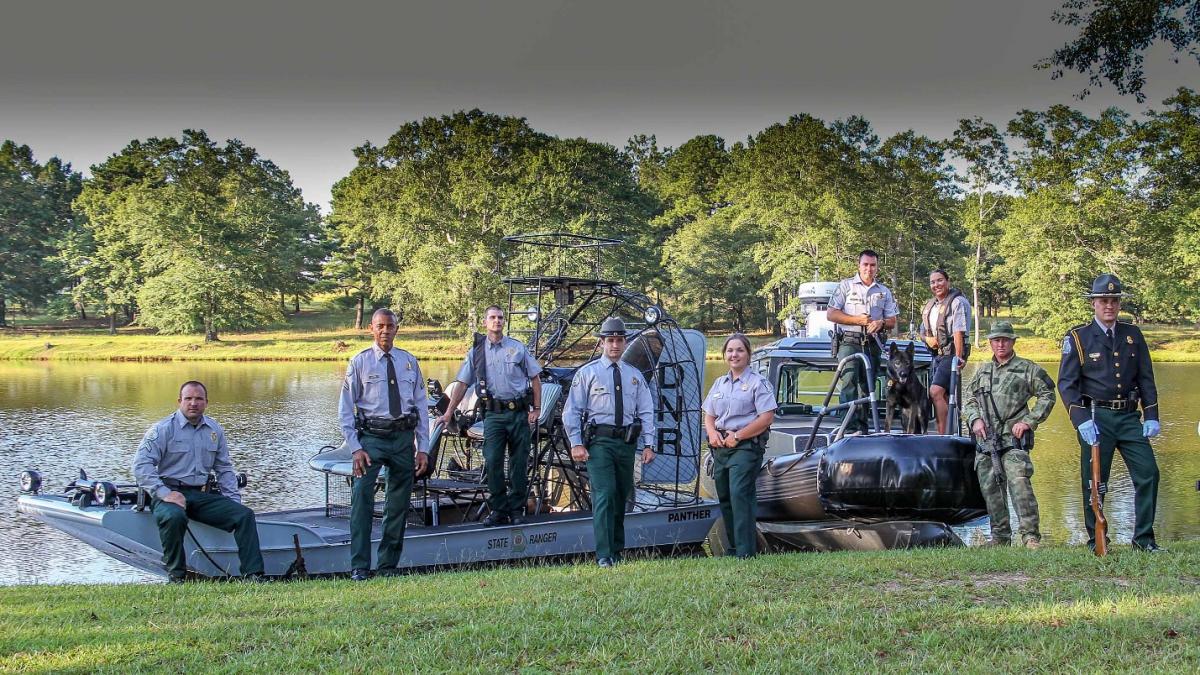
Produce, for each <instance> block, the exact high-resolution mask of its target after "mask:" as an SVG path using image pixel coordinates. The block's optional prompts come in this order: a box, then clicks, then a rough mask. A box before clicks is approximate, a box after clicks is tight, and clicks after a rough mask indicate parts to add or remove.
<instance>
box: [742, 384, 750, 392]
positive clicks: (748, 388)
mask: <svg viewBox="0 0 1200 675" xmlns="http://www.w3.org/2000/svg"><path fill="white" fill-rule="evenodd" d="M742 391H750V386H749V385H747V384H744V383H743V384H742Z"/></svg>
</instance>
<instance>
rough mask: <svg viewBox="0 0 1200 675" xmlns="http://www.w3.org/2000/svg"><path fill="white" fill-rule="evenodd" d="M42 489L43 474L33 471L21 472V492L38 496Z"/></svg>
mask: <svg viewBox="0 0 1200 675" xmlns="http://www.w3.org/2000/svg"><path fill="white" fill-rule="evenodd" d="M41 489H42V474H40V473H38V472H36V471H34V470H33V469H26V470H25V471H22V472H21V492H25V493H27V494H32V495H36V494H37V493H38V492H39V491H40V490H41Z"/></svg>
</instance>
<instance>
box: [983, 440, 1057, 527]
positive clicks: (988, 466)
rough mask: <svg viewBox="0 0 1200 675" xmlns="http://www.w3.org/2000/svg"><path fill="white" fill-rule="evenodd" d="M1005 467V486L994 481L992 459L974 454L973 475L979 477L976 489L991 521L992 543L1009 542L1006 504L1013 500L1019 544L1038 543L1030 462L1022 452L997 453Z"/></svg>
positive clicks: (986, 455)
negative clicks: (979, 491)
mask: <svg viewBox="0 0 1200 675" xmlns="http://www.w3.org/2000/svg"><path fill="white" fill-rule="evenodd" d="M1000 464H1001V465H1002V466H1003V468H1004V478H1005V481H1004V482H1005V484H1004V485H1000V484H997V482H996V476H995V473H994V472H993V467H992V456H991V455H989V454H987V453H985V452H978V453H976V454H975V473H976V474H977V475H978V476H979V489H980V490H982V491H983V500H984V501H985V502H986V503H987V510H988V517H989V518H991V521H992V541H994V542H997V543H1006V542H1008V541H1010V540H1011V539H1012V527H1011V526H1010V525H1009V520H1008V502H1009V497H1010V496H1011V497H1012V505H1013V510H1015V511H1016V512H1017V528H1018V531H1019V532H1020V534H1021V542H1022V543H1025V542H1028V541H1031V540H1032V541H1041V540H1042V533H1041V531H1040V530H1039V529H1038V525H1039V518H1038V505H1037V498H1036V497H1034V496H1033V484H1032V483H1030V481H1029V479H1030V478H1032V477H1033V461H1032V460H1030V458H1029V453H1028V452H1025V451H1024V450H1017V449H1012V450H1005V451H1004V452H1003V453H1001V454H1000Z"/></svg>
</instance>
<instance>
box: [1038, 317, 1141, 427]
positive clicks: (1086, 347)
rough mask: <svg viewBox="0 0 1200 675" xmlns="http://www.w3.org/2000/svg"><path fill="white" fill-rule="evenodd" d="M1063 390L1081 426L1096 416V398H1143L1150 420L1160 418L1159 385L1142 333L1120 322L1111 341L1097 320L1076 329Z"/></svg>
mask: <svg viewBox="0 0 1200 675" xmlns="http://www.w3.org/2000/svg"><path fill="white" fill-rule="evenodd" d="M1058 392H1059V394H1060V395H1061V396H1062V400H1063V402H1064V403H1066V405H1067V412H1068V413H1069V414H1070V415H1071V424H1074V425H1075V426H1077V427H1078V426H1079V425H1080V424H1083V423H1084V422H1086V421H1087V420H1089V419H1091V416H1092V413H1091V409H1090V404H1091V400H1092V399H1095V400H1096V402H1097V405H1102V404H1105V403H1112V402H1115V401H1137V400H1141V403H1142V413H1143V415H1144V416H1145V418H1146V419H1147V420H1157V419H1158V389H1157V388H1156V387H1155V386H1154V370H1153V367H1152V366H1151V365H1150V348H1149V347H1148V346H1147V345H1146V338H1144V337H1142V331H1141V330H1139V329H1138V327H1137V326H1134V325H1132V324H1129V323H1124V322H1122V321H1118V322H1117V324H1116V325H1115V326H1114V327H1113V340H1112V342H1111V343H1110V342H1109V340H1108V338H1107V337H1106V336H1105V335H1104V330H1103V329H1102V328H1101V327H1100V324H1099V323H1098V322H1096V321H1095V320H1093V321H1092V322H1091V323H1087V324H1083V325H1081V326H1076V327H1074V328H1072V329H1071V330H1070V331H1068V332H1067V336H1066V337H1065V338H1064V339H1063V346H1062V363H1061V364H1059V368H1058ZM1130 407H1131V408H1132V409H1136V404H1133V405H1131V406H1130Z"/></svg>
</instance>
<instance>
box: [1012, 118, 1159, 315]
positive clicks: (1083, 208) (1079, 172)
mask: <svg viewBox="0 0 1200 675" xmlns="http://www.w3.org/2000/svg"><path fill="white" fill-rule="evenodd" d="M1008 133H1009V135H1010V136H1012V137H1014V138H1016V139H1018V140H1020V141H1021V142H1022V143H1023V144H1024V149H1023V150H1022V151H1020V152H1018V153H1016V156H1015V159H1014V170H1015V177H1016V183H1017V186H1018V188H1019V189H1020V191H1021V192H1022V193H1023V196H1021V197H1020V198H1018V199H1016V200H1015V201H1014V204H1013V208H1012V211H1011V212H1010V213H1009V215H1008V217H1006V218H1005V219H1004V221H1003V223H1002V227H1003V229H1004V234H1003V237H1002V246H1003V250H1004V256H1005V260H1006V262H1005V265H1006V266H1007V267H1010V268H1011V270H1010V275H1011V278H1012V279H1014V282H1015V284H1016V287H1017V289H1019V290H1020V291H1021V293H1022V295H1023V297H1024V299H1025V301H1026V305H1027V308H1028V312H1029V318H1030V320H1031V323H1032V325H1033V326H1034V327H1035V328H1034V330H1035V332H1037V333H1038V334H1039V335H1043V336H1047V337H1060V336H1062V335H1063V334H1064V333H1065V332H1066V330H1067V328H1069V327H1070V326H1071V325H1074V324H1076V323H1079V322H1081V321H1084V320H1086V319H1087V317H1088V316H1089V315H1090V314H1091V312H1090V308H1089V307H1088V305H1087V303H1086V302H1085V301H1084V299H1083V292H1084V290H1085V289H1087V288H1088V287H1089V284H1090V283H1091V280H1092V278H1093V277H1094V276H1095V275H1096V274H1098V273H1100V272H1103V271H1109V272H1113V273H1117V274H1124V276H1125V278H1126V279H1129V280H1132V279H1133V278H1136V274H1135V271H1136V270H1137V269H1138V268H1139V267H1141V265H1142V264H1143V263H1147V262H1149V261H1148V260H1147V259H1145V258H1142V257H1140V252H1139V251H1138V248H1137V244H1136V243H1135V242H1138V241H1141V240H1142V239H1143V237H1142V236H1141V231H1142V228H1143V226H1144V224H1145V214H1144V204H1143V203H1142V202H1141V201H1140V200H1138V199H1137V195H1136V193H1135V190H1134V180H1135V179H1136V173H1137V168H1138V167H1137V165H1136V164H1135V162H1134V161H1133V160H1134V158H1135V152H1136V145H1135V143H1134V140H1133V137H1132V135H1131V127H1130V123H1129V119H1128V115H1127V114H1126V113H1123V112H1121V111H1119V110H1116V109H1113V108H1110V109H1108V110H1106V111H1104V112H1103V113H1102V114H1101V115H1100V117H1099V118H1096V119H1092V118H1089V117H1087V116H1086V115H1084V114H1083V113H1081V112H1079V111H1077V110H1072V109H1070V108H1068V107H1066V106H1062V105H1056V106H1053V107H1051V108H1050V109H1048V110H1047V111H1045V112H1034V111H1030V110H1023V111H1021V113H1020V114H1019V115H1018V116H1017V118H1016V119H1014V120H1013V121H1011V122H1010V123H1009V126H1008Z"/></svg>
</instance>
